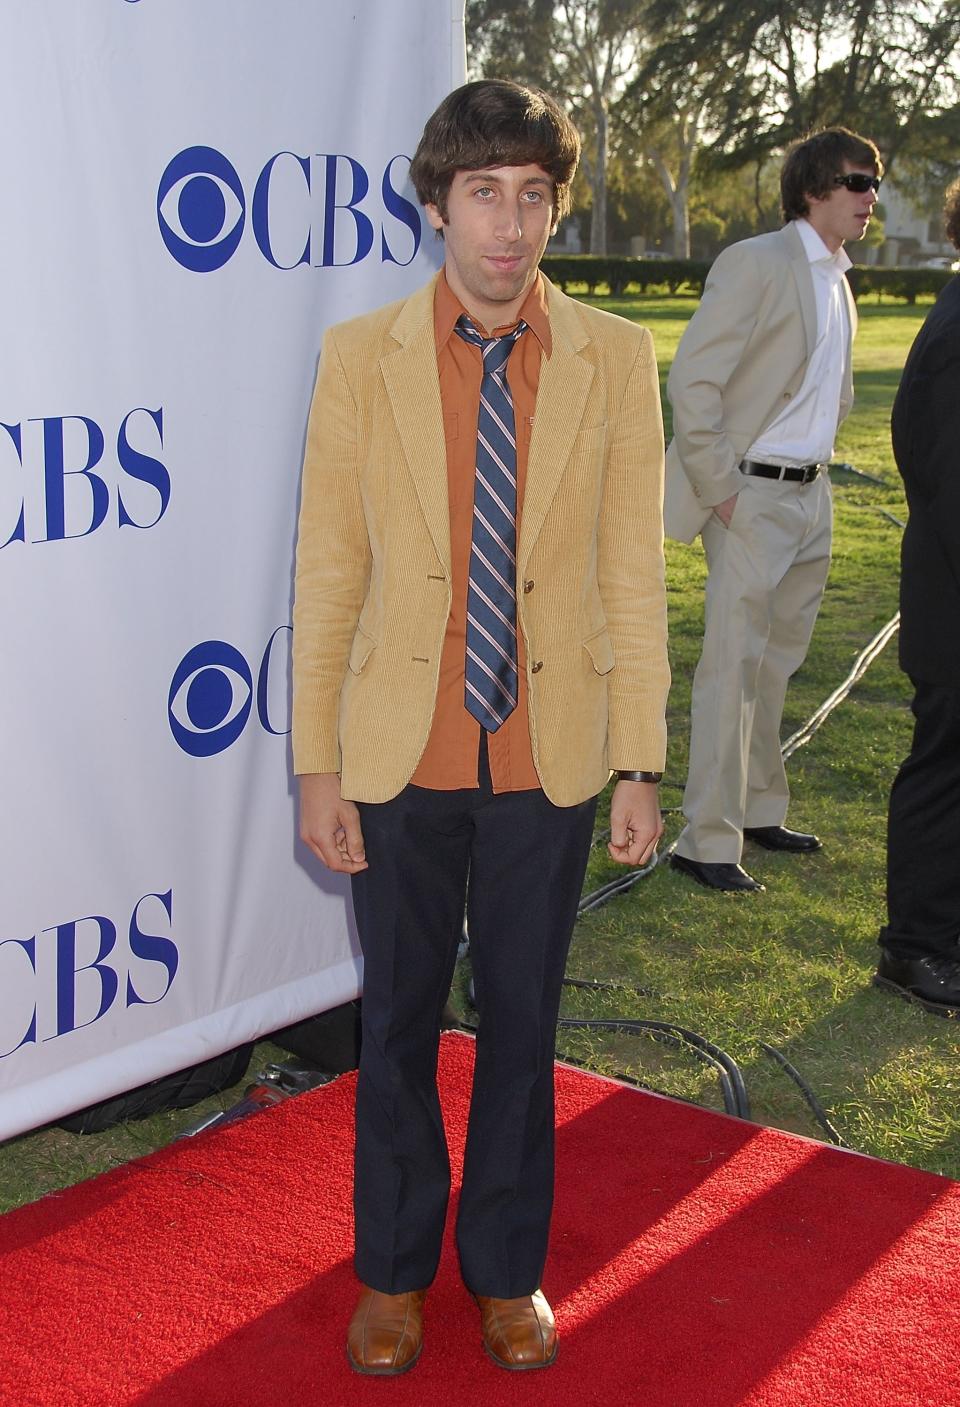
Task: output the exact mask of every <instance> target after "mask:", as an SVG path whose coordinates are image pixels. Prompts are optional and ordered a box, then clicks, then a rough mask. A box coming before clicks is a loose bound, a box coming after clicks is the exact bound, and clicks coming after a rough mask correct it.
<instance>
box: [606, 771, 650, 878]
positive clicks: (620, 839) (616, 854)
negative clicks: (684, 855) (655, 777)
mask: <svg viewBox="0 0 960 1407" xmlns="http://www.w3.org/2000/svg"><path fill="white" fill-rule="evenodd" d="M662 835H663V820H662V818H661V816H660V796H659V793H658V791H657V784H656V782H617V785H616V786H615V787H614V789H613V798H612V800H611V802H610V843H609V845H608V846H607V852H608V853H609V855H610V858H611V859H612V860H616V861H617V863H618V864H620V865H633V866H634V867H636V866H637V865H645V864H646V863H647V861H648V860H649V859H650V857H651V855H652V854H653V852H654V850H655V849H656V845H657V841H658V840H659V839H660V837H661V836H662Z"/></svg>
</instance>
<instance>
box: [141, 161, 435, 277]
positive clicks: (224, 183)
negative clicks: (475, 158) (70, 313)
mask: <svg viewBox="0 0 960 1407" xmlns="http://www.w3.org/2000/svg"><path fill="white" fill-rule="evenodd" d="M409 164H410V163H409V159H408V158H407V157H405V156H400V155H398V156H394V157H391V159H390V160H389V161H388V162H387V164H386V166H385V167H384V170H383V172H382V173H381V176H380V197H379V209H377V210H375V211H374V212H373V215H372V216H371V214H370V213H368V212H367V210H366V209H364V208H361V207H362V206H363V203H364V202H366V201H368V197H369V194H370V173H369V172H368V171H367V170H366V168H365V167H364V166H363V165H362V163H361V162H359V161H357V160H356V159H355V158H354V157H352V156H345V155H342V154H332V153H325V152H318V153H316V154H315V155H313V156H299V155H298V154H297V153H296V152H292V151H280V152H276V153H274V155H273V156H271V157H270V159H269V160H268V161H267V162H266V163H265V164H264V166H263V167H262V168H261V170H260V172H259V174H258V175H257V178H256V181H255V182H254V185H253V196H252V199H251V200H250V201H249V205H248V201H247V196H246V193H245V191H244V188H243V183H242V182H241V180H240V177H239V175H238V174H237V171H236V168H235V167H234V165H233V163H232V162H230V161H228V160H227V158H226V157H225V156H224V155H223V153H222V152H219V151H216V150H215V148H213V147H204V146H197V147H187V148H186V149H185V150H184V151H181V152H178V153H177V155H176V156H175V157H173V159H172V160H171V161H170V162H169V164H168V165H167V167H166V170H165V171H164V173H163V175H162V176H161V177H160V184H159V186H158V188H157V222H158V224H159V226H160V234H161V237H162V239H163V242H164V244H165V245H166V247H167V250H168V251H169V253H170V254H171V255H172V256H173V258H174V259H176V261H177V263H178V264H181V265H182V266H183V267H184V268H185V269H190V270H191V271H192V272H193V273H198V274H208V273H211V272H212V271H213V270H214V269H220V268H222V267H223V266H224V264H226V263H227V261H228V260H229V259H231V258H232V257H233V255H234V254H235V253H236V251H237V248H238V246H239V244H240V240H241V238H242V236H243V232H244V228H245V225H246V223H247V214H248V209H249V215H250V225H251V229H252V231H253V238H254V242H255V243H256V246H257V248H258V249H259V251H260V253H261V254H262V255H263V257H264V259H266V261H267V263H269V264H272V265H273V267H274V268H275V269H295V268H299V266H300V265H301V264H306V265H308V266H312V267H314V268H331V267H343V266H346V265H350V264H358V263H360V261H361V260H363V259H366V258H367V257H368V255H370V254H371V252H372V251H373V249H374V245H375V241H376V235H377V225H375V223H374V221H375V220H377V221H378V226H379V234H380V249H379V253H380V260H381V262H382V263H392V264H402V265H406V264H409V263H410V262H411V261H412V259H413V258H414V256H415V255H416V252H417V250H418V249H419V247H420V241H421V238H422V234H423V226H422V223H421V219H420V211H419V208H418V207H417V206H416V205H415V204H414V203H413V201H411V200H409V199H408V198H407V197H406V196H405V195H403V194H402V192H401V190H400V189H399V188H398V186H397V184H396V181H397V180H398V179H399V180H401V181H402V180H403V179H405V177H406V172H407V170H408V169H409ZM317 256H319V257H317Z"/></svg>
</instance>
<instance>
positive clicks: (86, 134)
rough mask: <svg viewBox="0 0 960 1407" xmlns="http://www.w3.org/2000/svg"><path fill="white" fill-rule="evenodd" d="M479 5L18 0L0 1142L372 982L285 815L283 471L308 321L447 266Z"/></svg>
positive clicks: (287, 522)
mask: <svg viewBox="0 0 960 1407" xmlns="http://www.w3.org/2000/svg"><path fill="white" fill-rule="evenodd" d="M462 8H463V6H462V0H403V3H402V4H397V3H396V0H354V3H347V0H283V3H282V4H275V5H265V4H263V3H262V0H203V3H198V0H87V3H84V4H83V5H66V4H64V3H63V0H6V3H5V4H4V6H3V9H4V15H3V31H4V52H5V54H6V58H7V62H6V64H5V65H4V81H3V84H2V85H0V133H2V136H0V148H2V152H3V162H2V171H3V175H2V183H0V188H2V197H0V205H2V212H0V228H2V234H0V291H2V293H0V296H2V308H3V336H2V339H0V422H2V423H0V544H2V545H0V633H2V642H3V643H2V662H0V881H2V883H0V1137H6V1136H9V1135H11V1134H14V1133H17V1132H19V1131H21V1130H25V1129H28V1128H32V1127H35V1126H36V1125H38V1124H40V1123H43V1122H46V1121H48V1120H51V1119H54V1118H56V1117H58V1116H59V1115H61V1114H63V1113H65V1112H67V1111H69V1110H73V1109H76V1108H80V1107H82V1106H84V1105H86V1104H89V1103H92V1102H94V1101H96V1100H98V1099H101V1098H105V1097H108V1096H110V1095H112V1094H116V1093H118V1092H120V1091H121V1090H124V1089H127V1088H130V1087H132V1086H134V1085H136V1084H140V1083H142V1082H144V1081H147V1080H151V1079H154V1078H157V1077H159V1076H161V1075H163V1074H166V1073H168V1072H170V1071H172V1070H176V1069H181V1068H183V1067H185V1066H187V1065H189V1064H192V1063H194V1062H196V1061H198V1060H200V1059H202V1058H205V1057H207V1056H210V1055H212V1054H215V1053H218V1052H220V1051H222V1050H225V1049H228V1048H230V1047H231V1046H234V1045H236V1044H238V1043H239V1042H242V1041H244V1040H247V1039H250V1038H252V1037H254V1036H256V1035H258V1034H261V1033H263V1032H266V1031H270V1030H274V1029H276V1028H278V1027H279V1026H282V1025H285V1024H287V1023H289V1022H292V1021H295V1020H298V1019H300V1018H301V1017H303V1016H306V1015H308V1014H310V1013H312V1012H316V1011H319V1010H323V1009H325V1008H328V1007H330V1006H333V1005H335V1004H337V1003H339V1002H342V1001H346V1000H348V999H350V998H351V997H353V996H355V995H356V994H357V992H358V991H359V988H360V979H361V967H360V962H359V959H358V954H357V949H356V944H355V941H354V938H353V935H352V933H351V929H350V921H349V918H348V908H347V905H346V902H345V901H346V890H345V888H344V887H343V885H342V884H340V883H338V882H336V881H335V880H333V878H332V877H330V876H327V875H326V874H325V873H323V872H321V870H320V867H319V866H317V865H315V864H313V863H312V862H311V860H310V857H309V856H308V855H306V853H305V852H304V850H303V848H302V847H300V846H299V843H298V842H297V841H296V838H295V829H296V827H295V793H294V785H293V779H292V775H291V765H290V756H289V738H288V736H287V732H288V729H289V639H290V630H289V622H290V612H291V595H292V560H293V549H294V540H295V530H296V513H297V500H298V488H299V471H300V461H301V454H302V448H303V441H304V432H305V424H306V417H307V410H308V405H309V398H310V392H311V388H312V382H313V378H314V374H315V369H316V361H317V354H318V351H319V346H320V340H321V336H322V333H323V330H324V328H325V327H326V326H327V325H328V324H329V323H331V322H335V321H338V320H340V319H342V318H345V317H349V316H351V315H353V314H356V313H360V312H363V311H365V310H366V309H369V308H372V307H375V306H376V305H377V304H379V303H382V302H385V301H387V300H389V299H392V298H396V297H400V296H402V295H403V294H404V293H406V292H407V291H409V290H410V289H412V288H413V287H415V286H417V285H418V284H420V283H422V282H423V281H424V280H425V279H426V278H427V277H428V276H429V274H430V273H431V271H432V268H433V265H434V264H435V262H436V259H437V255H436V251H435V247H434V241H433V239H432V236H431V237H430V238H429V239H427V238H426V237H425V236H426V233H429V232H427V231H426V227H425V225H424V226H423V227H421V223H420V220H419V215H418V212H417V209H416V205H415V199H414V196H413V192H412V189H411V188H410V185H409V180H408V176H407V171H408V165H409V156H410V154H411V153H412V151H413V148H414V146H415V144H416V141H417V138H418V137H419V134H420V131H421V128H422V126H423V122H424V120H425V118H426V116H427V114H428V113H429V112H430V111H431V110H432V109H433V107H434V106H435V105H436V103H437V102H438V101H439V99H440V98H441V97H442V96H443V95H444V94H445V93H446V92H448V91H449V90H450V88H451V87H454V86H456V85H457V84H459V83H460V82H462V81H463V77H464V69H465V58H464V40H463V25H462ZM365 185H366V186H367V187H368V188H367V189H366V190H365V189H364V186H365Z"/></svg>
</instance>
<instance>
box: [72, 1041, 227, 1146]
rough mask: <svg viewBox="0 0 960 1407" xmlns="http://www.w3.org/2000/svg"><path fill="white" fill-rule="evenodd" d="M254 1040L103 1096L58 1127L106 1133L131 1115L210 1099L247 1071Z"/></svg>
mask: <svg viewBox="0 0 960 1407" xmlns="http://www.w3.org/2000/svg"><path fill="white" fill-rule="evenodd" d="M252 1054H253V1042H252V1041H251V1042H249V1043H248V1044H247V1045H241V1046H237V1048H236V1050H227V1051H224V1053H223V1055H215V1056H213V1057H212V1058H211V1059H210V1060H202V1061H201V1062H200V1064H199V1065H191V1066H190V1068H189V1069H187V1070H178V1071H176V1072H175V1073H174V1074H172V1075H164V1077H163V1078H162V1079H160V1080H151V1082H150V1083H149V1084H148V1085H140V1086H139V1087H138V1088H137V1089H131V1090H128V1091H127V1093H126V1094H118V1095H116V1096H115V1097H114V1098H113V1099H104V1100H101V1101H100V1103H99V1104H91V1105H90V1106H89V1107H88V1108H86V1109H78V1110H77V1112H76V1113H75V1114H68V1115H67V1117H66V1118H64V1119H58V1120H57V1127H58V1128H61V1129H66V1130H67V1132H68V1133H103V1132H104V1130H105V1129H109V1128H113V1126H114V1124H123V1123H127V1122H128V1121H129V1120H131V1119H149V1118H150V1116H151V1114H162V1113H163V1112H165V1111H166V1110H168V1109H189V1108H191V1106H192V1105H194V1104H199V1103H200V1100H201V1099H207V1098H208V1097H209V1096H210V1095H211V1094H219V1093H220V1091H221V1090H222V1089H229V1088H230V1086H231V1085H235V1084H237V1083H238V1082H239V1081H240V1080H242V1079H243V1077H244V1075H245V1074H246V1073H247V1066H248V1065H249V1064H250V1057H251V1055H252Z"/></svg>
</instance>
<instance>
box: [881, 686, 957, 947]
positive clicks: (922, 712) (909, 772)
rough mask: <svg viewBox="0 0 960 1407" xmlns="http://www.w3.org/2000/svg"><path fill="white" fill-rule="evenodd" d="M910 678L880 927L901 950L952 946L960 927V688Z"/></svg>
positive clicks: (883, 935)
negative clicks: (907, 737) (906, 749)
mask: <svg viewBox="0 0 960 1407" xmlns="http://www.w3.org/2000/svg"><path fill="white" fill-rule="evenodd" d="M911 683H912V684H913V687H914V691H915V692H914V699H913V703H912V704H911V708H912V709H913V715H914V719H915V724H914V731H913V745H912V747H911V749H910V756H909V757H908V758H907V759H906V761H905V762H904V763H903V764H902V766H901V767H900V770H899V772H898V773H897V775H896V778H895V780H894V783H893V789H892V791H891V793H890V811H889V817H888V821H887V924H886V927H885V928H882V929H881V930H880V943H881V945H882V946H883V947H884V948H886V949H887V950H888V951H889V952H890V953H891V954H892V956H894V957H900V958H920V957H930V956H934V955H939V954H943V953H956V952H957V935H958V934H960V688H957V687H951V686H949V685H943V684H928V683H925V682H924V681H923V680H919V679H914V678H912V676H911Z"/></svg>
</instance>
